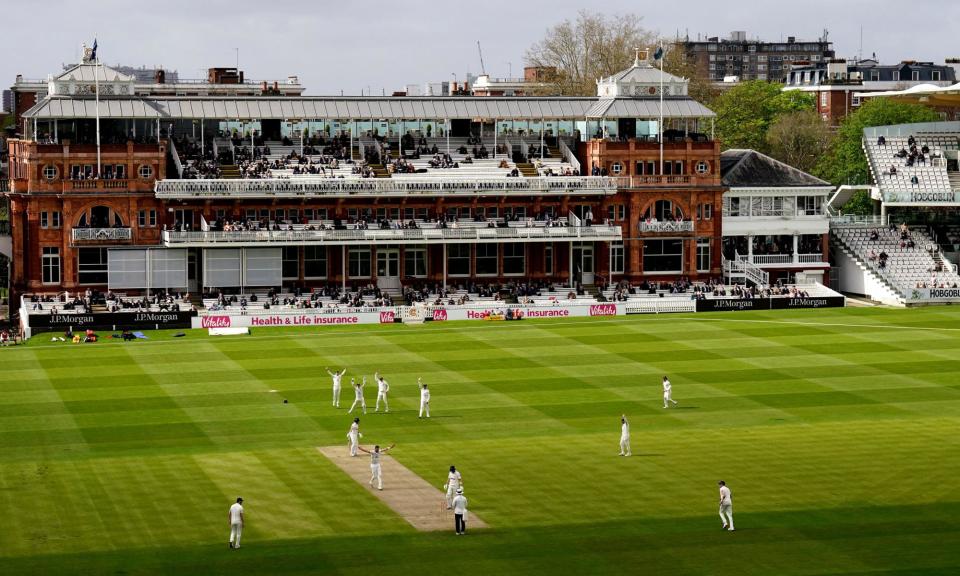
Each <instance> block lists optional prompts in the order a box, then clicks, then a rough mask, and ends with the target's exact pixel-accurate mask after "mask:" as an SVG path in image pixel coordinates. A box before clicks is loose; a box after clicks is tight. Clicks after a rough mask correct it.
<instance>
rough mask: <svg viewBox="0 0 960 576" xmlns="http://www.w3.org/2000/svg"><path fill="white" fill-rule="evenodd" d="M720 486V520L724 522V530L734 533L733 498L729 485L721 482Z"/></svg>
mask: <svg viewBox="0 0 960 576" xmlns="http://www.w3.org/2000/svg"><path fill="white" fill-rule="evenodd" d="M718 484H720V519H721V520H723V529H724V530H729V531H730V532H733V531H734V530H733V498H732V497H731V495H730V489H729V488H727V483H726V482H724V481H723V480H721V481H720V482H718Z"/></svg>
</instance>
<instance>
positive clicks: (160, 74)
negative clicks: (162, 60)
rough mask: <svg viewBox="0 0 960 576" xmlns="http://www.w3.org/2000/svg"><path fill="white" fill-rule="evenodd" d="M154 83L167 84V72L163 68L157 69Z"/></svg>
mask: <svg viewBox="0 0 960 576" xmlns="http://www.w3.org/2000/svg"><path fill="white" fill-rule="evenodd" d="M153 83H154V84H166V83H167V72H166V71H165V70H164V69H163V68H157V69H156V71H154V73H153Z"/></svg>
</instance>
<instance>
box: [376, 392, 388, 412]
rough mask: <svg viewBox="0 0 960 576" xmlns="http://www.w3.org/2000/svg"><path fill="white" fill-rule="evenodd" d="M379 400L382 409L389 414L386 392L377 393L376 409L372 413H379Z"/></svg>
mask: <svg viewBox="0 0 960 576" xmlns="http://www.w3.org/2000/svg"><path fill="white" fill-rule="evenodd" d="M380 400H383V407H384V409H385V410H386V411H387V412H389V411H390V405H389V404H387V393H386V392H377V407H376V408H374V412H379V411H380Z"/></svg>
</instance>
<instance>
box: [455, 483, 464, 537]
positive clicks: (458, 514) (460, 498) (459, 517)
mask: <svg viewBox="0 0 960 576" xmlns="http://www.w3.org/2000/svg"><path fill="white" fill-rule="evenodd" d="M453 529H454V530H456V531H457V536H460V535H461V534H466V533H467V497H466V496H464V495H463V487H462V486H461V487H460V488H457V497H456V498H454V499H453Z"/></svg>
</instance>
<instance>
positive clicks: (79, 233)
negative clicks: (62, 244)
mask: <svg viewBox="0 0 960 576" xmlns="http://www.w3.org/2000/svg"><path fill="white" fill-rule="evenodd" d="M70 239H71V240H72V241H73V242H129V241H130V240H132V239H133V232H132V230H131V229H130V228H73V229H72V230H71V231H70Z"/></svg>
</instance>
